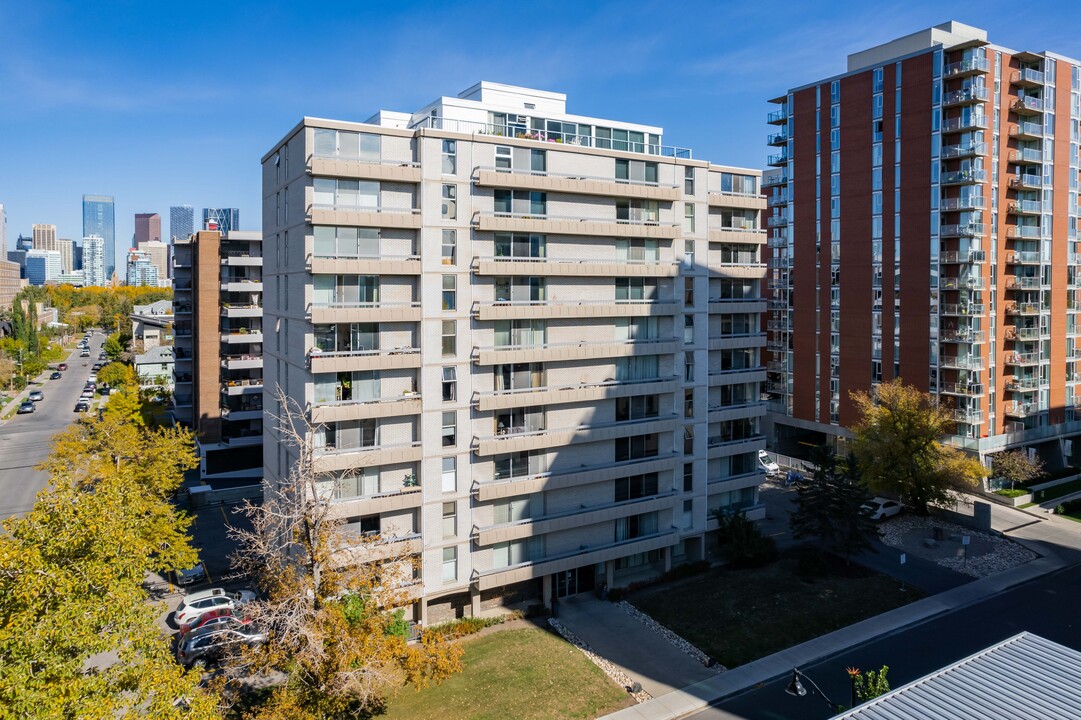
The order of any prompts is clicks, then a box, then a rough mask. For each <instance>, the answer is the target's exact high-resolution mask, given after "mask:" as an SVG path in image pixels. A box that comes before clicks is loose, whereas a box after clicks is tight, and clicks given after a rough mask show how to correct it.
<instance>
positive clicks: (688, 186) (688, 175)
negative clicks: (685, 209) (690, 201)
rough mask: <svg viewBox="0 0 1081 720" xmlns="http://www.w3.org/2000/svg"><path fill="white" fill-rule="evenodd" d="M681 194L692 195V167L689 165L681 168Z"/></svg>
mask: <svg viewBox="0 0 1081 720" xmlns="http://www.w3.org/2000/svg"><path fill="white" fill-rule="evenodd" d="M683 194H684V195H694V168H693V167H690V166H689V165H688V166H687V167H685V168H683Z"/></svg>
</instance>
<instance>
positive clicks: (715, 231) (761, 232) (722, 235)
mask: <svg viewBox="0 0 1081 720" xmlns="http://www.w3.org/2000/svg"><path fill="white" fill-rule="evenodd" d="M708 237H709V241H710V242H724V243H748V244H754V245H761V244H762V243H765V242H766V231H765V229H763V228H756V227H754V226H751V225H745V226H738V227H711V228H709V235H708Z"/></svg>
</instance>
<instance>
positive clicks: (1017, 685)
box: [834, 632, 1081, 720]
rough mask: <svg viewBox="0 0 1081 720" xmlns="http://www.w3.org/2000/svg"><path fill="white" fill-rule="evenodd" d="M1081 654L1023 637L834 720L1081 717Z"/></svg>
mask: <svg viewBox="0 0 1081 720" xmlns="http://www.w3.org/2000/svg"><path fill="white" fill-rule="evenodd" d="M1079 677H1081V652H1078V651H1076V650H1072V649H1070V648H1068V647H1065V646H1063V645H1059V644H1058V643H1056V642H1052V641H1050V640H1047V639H1046V638H1042V637H1040V636H1039V635H1033V634H1032V633H1028V632H1023V633H1021V634H1020V635H1014V636H1013V637H1011V638H1009V639H1008V640H1003V641H1002V642H1000V643H999V644H997V645H992V646H991V647H989V648H986V649H985V650H981V651H980V652H978V653H976V654H975V655H971V656H969V657H967V658H965V659H964V660H960V661H958V662H956V663H954V664H953V665H949V666H947V667H944V668H942V669H941V670H937V671H935V672H933V673H931V674H930V675H927V676H926V677H922V678H920V679H919V680H916V681H914V682H911V683H909V684H908V685H905V686H904V687H900V688H897V689H896V690H893V691H891V692H888V693H886V694H885V695H882V696H880V697H877V698H875V699H874V700H871V701H869V702H867V703H864V704H863V705H860V706H858V707H855V708H853V709H852V710H850V711H848V712H846V713H844V714H842V715H837V716H836V717H835V718H834V720H849V719H851V720H927V719H928V718H949V719H950V720H988V719H989V718H1025V720H1041V719H1043V718H1046V720H1063V719H1064V718H1077V717H1081V695H1079V694H1078V692H1077V688H1078V678H1079Z"/></svg>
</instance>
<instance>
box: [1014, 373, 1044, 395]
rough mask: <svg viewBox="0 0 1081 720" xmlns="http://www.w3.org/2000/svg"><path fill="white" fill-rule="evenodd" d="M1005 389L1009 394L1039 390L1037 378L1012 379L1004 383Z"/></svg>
mask: <svg viewBox="0 0 1081 720" xmlns="http://www.w3.org/2000/svg"><path fill="white" fill-rule="evenodd" d="M1006 389H1007V390H1008V391H1010V392H1025V393H1027V392H1036V391H1037V390H1039V389H1040V379H1039V378H1037V377H1012V378H1010V379H1009V380H1007V381H1006Z"/></svg>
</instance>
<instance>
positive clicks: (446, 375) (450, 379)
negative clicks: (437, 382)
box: [443, 367, 458, 402]
mask: <svg viewBox="0 0 1081 720" xmlns="http://www.w3.org/2000/svg"><path fill="white" fill-rule="evenodd" d="M457 388H458V378H457V377H456V376H455V372H454V368H452V367H445V368H443V402H454V401H455V400H456V399H457V396H458V390H457Z"/></svg>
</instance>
